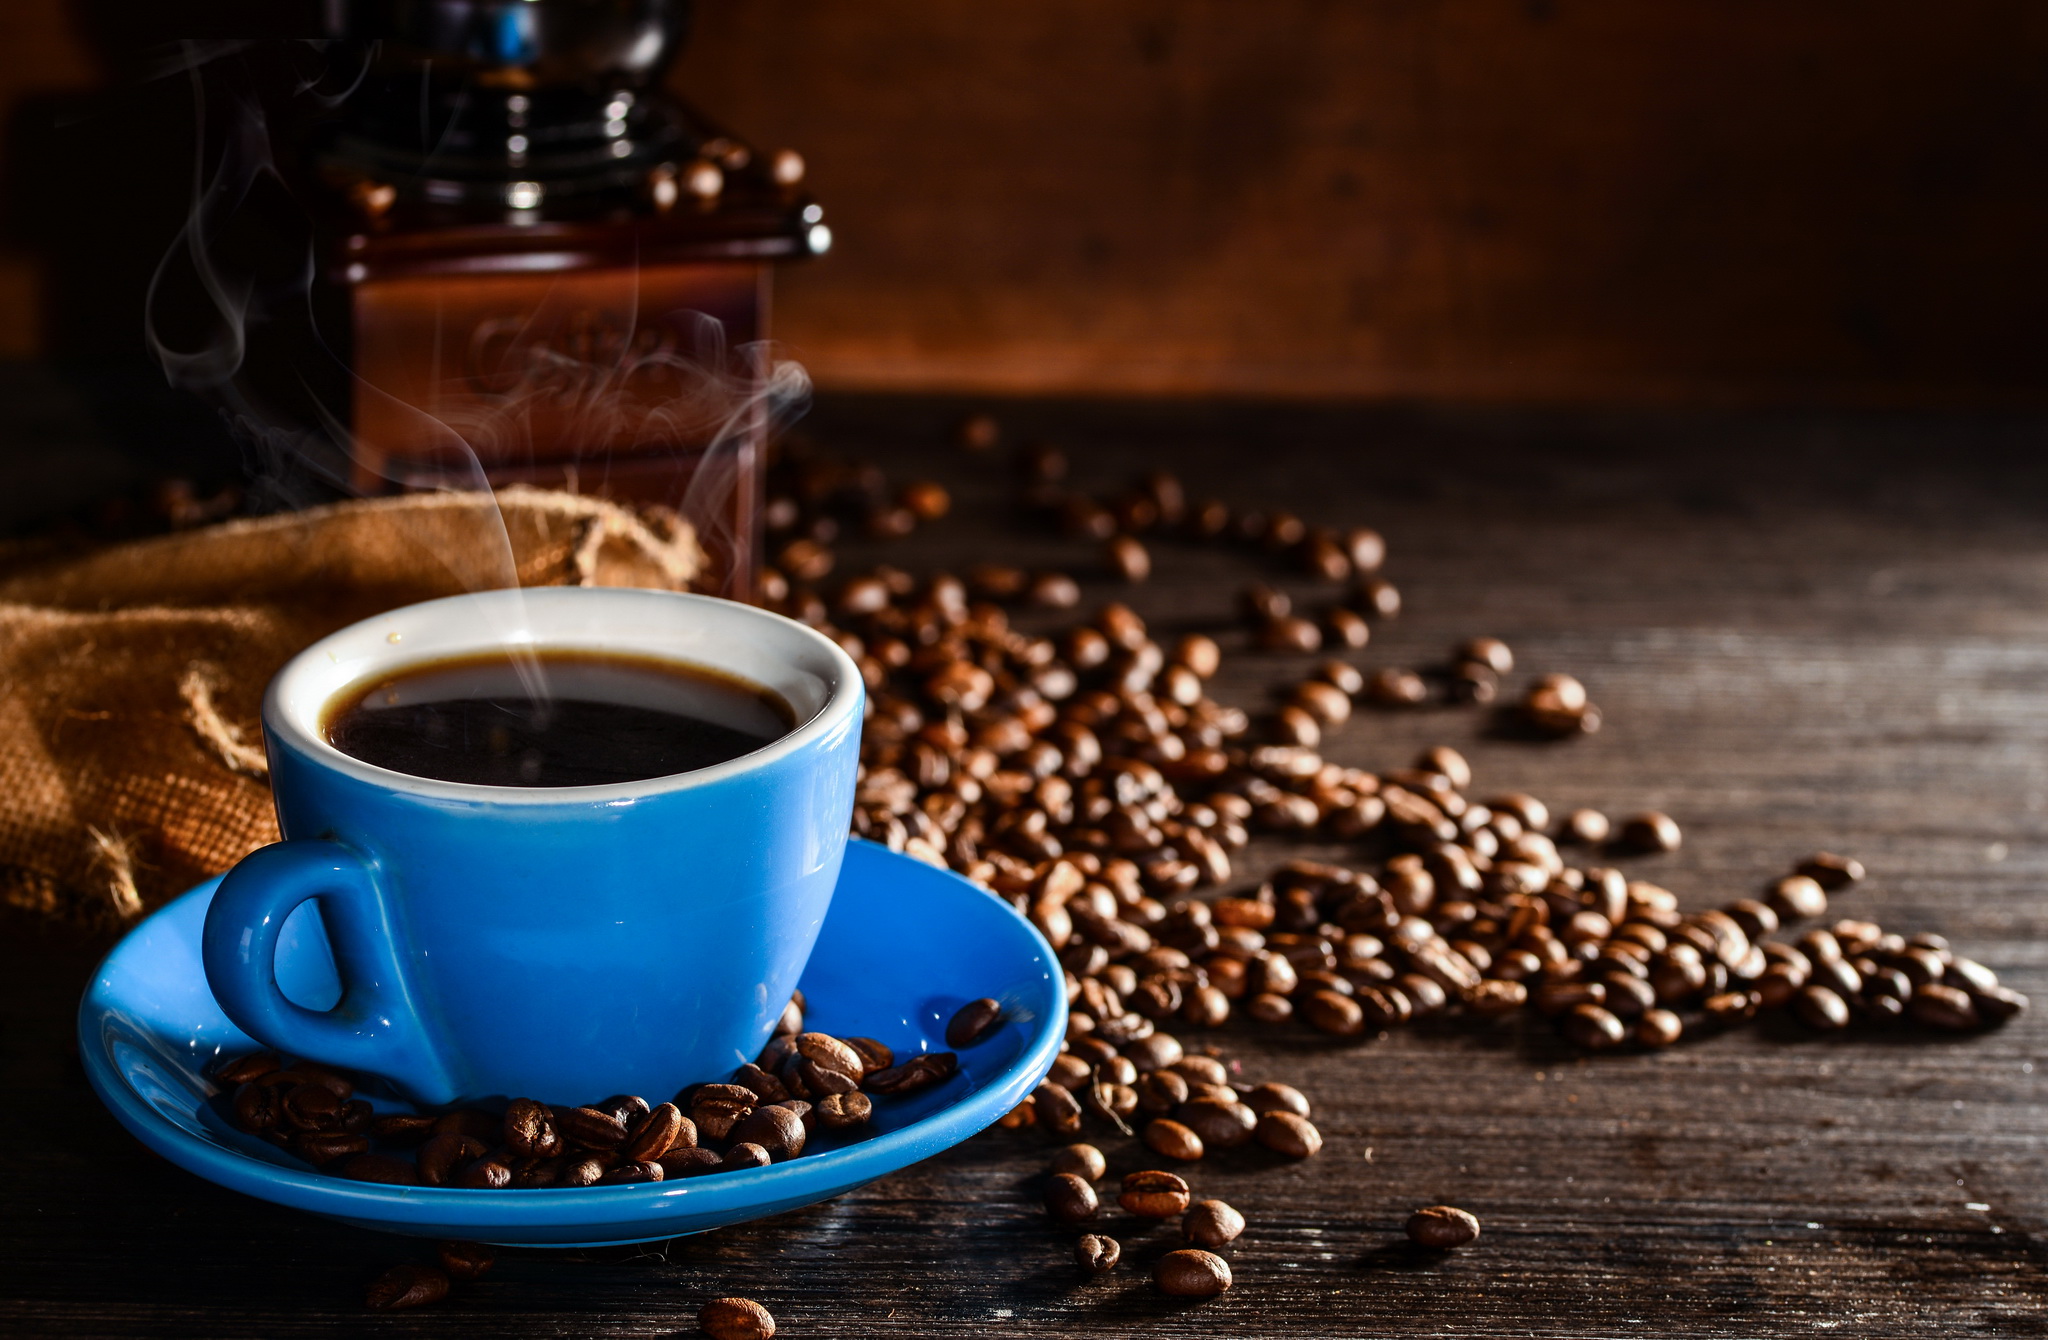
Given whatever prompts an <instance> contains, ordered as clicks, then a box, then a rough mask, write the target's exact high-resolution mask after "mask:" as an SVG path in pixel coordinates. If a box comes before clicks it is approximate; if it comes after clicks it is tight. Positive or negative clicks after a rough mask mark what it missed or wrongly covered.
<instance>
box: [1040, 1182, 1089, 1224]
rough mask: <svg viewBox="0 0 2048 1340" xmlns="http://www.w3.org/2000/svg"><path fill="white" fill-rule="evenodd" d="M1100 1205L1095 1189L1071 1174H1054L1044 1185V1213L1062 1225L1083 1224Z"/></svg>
mask: <svg viewBox="0 0 2048 1340" xmlns="http://www.w3.org/2000/svg"><path fill="white" fill-rule="evenodd" d="M1101 1205H1102V1202H1101V1201H1100V1200H1098V1199H1097V1198H1096V1195H1095V1188H1094V1187H1092V1186H1090V1185H1089V1184H1088V1182H1087V1181H1086V1180H1085V1179H1084V1178H1081V1177H1079V1176H1076V1175H1075V1174H1073V1173H1064V1172H1063V1173H1054V1174H1053V1175H1052V1176H1051V1178H1049V1179H1048V1180H1047V1182H1046V1184H1045V1210H1046V1213H1047V1214H1050V1215H1051V1216H1052V1217H1053V1218H1055V1219H1057V1220H1059V1221H1060V1222H1061V1223H1063V1224H1085V1223H1087V1222H1088V1221H1089V1220H1091V1219H1093V1218H1094V1217H1095V1216H1096V1213H1097V1212H1098V1211H1099V1210H1100V1208H1101Z"/></svg>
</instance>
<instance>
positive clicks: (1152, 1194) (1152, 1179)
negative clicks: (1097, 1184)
mask: <svg viewBox="0 0 2048 1340" xmlns="http://www.w3.org/2000/svg"><path fill="white" fill-rule="evenodd" d="M1075 1180H1076V1181H1079V1180H1080V1179H1078V1178H1076V1179H1075ZM1082 1185H1084V1186H1086V1185H1087V1184H1086V1183H1082ZM1089 1194H1090V1195H1091V1196H1092V1195H1093V1194H1094V1189H1093V1188H1090V1189H1089ZM1190 1199H1192V1198H1191V1197H1190V1196H1189V1194H1188V1184H1187V1183H1186V1182H1184V1181H1182V1180H1181V1179H1180V1178H1178V1177H1175V1176H1174V1175H1173V1174H1172V1173H1170V1172H1159V1171H1157V1170H1152V1169H1148V1170H1146V1171H1144V1172H1134V1173H1132V1174H1130V1175H1129V1176H1127V1177H1125V1178H1124V1181H1123V1189H1122V1191H1121V1192H1119V1193H1118V1195H1117V1198H1116V1203H1117V1204H1119V1205H1121V1206H1123V1207H1124V1208H1125V1209H1126V1210H1128V1211H1130V1212H1131V1213H1132V1214H1135V1215H1137V1216H1138V1217H1139V1218H1141V1219H1171V1218H1173V1217H1174V1216H1176V1215H1180V1214H1185V1213H1186V1212H1187V1208H1188V1202H1189V1200H1190Z"/></svg>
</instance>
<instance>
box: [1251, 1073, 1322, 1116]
mask: <svg viewBox="0 0 2048 1340" xmlns="http://www.w3.org/2000/svg"><path fill="white" fill-rule="evenodd" d="M1244 1105H1245V1106H1246V1107H1248V1108H1250V1109H1251V1110H1252V1111H1253V1112H1255V1113H1258V1114H1260V1115H1264V1114H1265V1113H1267V1112H1292V1113H1293V1114H1294V1115H1295V1116H1297V1117H1306V1116H1308V1115H1309V1108H1308V1097H1307V1096H1306V1095H1305V1094H1303V1093H1302V1091H1301V1090H1299V1089H1297V1088H1295V1087H1294V1086H1292V1085H1290V1084H1279V1083H1276V1082H1274V1081H1272V1080H1268V1081H1266V1082H1265V1083H1263V1084H1254V1085H1253V1086H1252V1087H1251V1088H1250V1089H1248V1090H1246V1091H1245V1095H1244Z"/></svg>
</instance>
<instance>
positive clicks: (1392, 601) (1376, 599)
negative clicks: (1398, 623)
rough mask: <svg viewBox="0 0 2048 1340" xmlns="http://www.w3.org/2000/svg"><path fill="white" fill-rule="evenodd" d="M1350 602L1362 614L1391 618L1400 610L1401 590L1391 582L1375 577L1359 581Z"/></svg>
mask: <svg viewBox="0 0 2048 1340" xmlns="http://www.w3.org/2000/svg"><path fill="white" fill-rule="evenodd" d="M1352 603H1353V604H1354V605H1356V606H1357V607H1358V610H1359V612H1360V613H1362V614H1370V615H1375V616H1377V617H1379V618H1382V619H1391V618H1394V617H1395V616H1396V615H1398V614H1400V612H1401V592H1400V591H1399V590H1398V589H1397V588H1396V587H1395V586H1394V584H1393V583H1392V582H1389V581H1383V580H1381V579H1380V578H1377V577H1375V578H1372V579H1370V580H1368V581H1364V582H1360V583H1359V585H1358V590H1357V591H1356V592H1355V593H1354V595H1353V599H1352Z"/></svg>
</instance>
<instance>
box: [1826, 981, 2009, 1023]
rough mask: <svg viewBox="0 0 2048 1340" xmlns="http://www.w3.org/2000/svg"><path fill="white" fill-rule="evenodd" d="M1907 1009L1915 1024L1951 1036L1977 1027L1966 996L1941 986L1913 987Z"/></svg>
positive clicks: (1972, 1010) (1953, 988) (1935, 984)
mask: <svg viewBox="0 0 2048 1340" xmlns="http://www.w3.org/2000/svg"><path fill="white" fill-rule="evenodd" d="M1808 989H1809V990H1812V989H1813V988H1810V987H1809V988H1808ZM1906 1008H1907V1012H1908V1013H1909V1014H1911V1015H1912V1016H1913V1018H1914V1019H1915V1020H1917V1021H1918V1022H1920V1023H1923V1024H1927V1025H1929V1026H1930V1027H1933V1028H1940V1029H1946V1030H1948V1031H1949V1032H1953V1033H1963V1032H1968V1031H1970V1030H1971V1029H1974V1028H1977V1027H1978V1026H1979V1024H1980V1020H1979V1019H1978V1018H1977V1006H1976V1003H1975V1002H1974V1001H1972V1000H1971V999H1970V995H1969V993H1968V992H1966V991H1962V990H1959V989H1957V988H1956V987H1953V986H1947V985H1944V984H1942V983H1940V982H1929V983H1928V984H1927V985H1925V986H1919V987H1915V988H1914V989H1913V998H1912V1000H1911V1001H1909V1002H1908V1003H1907V1007H1906Z"/></svg>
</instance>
